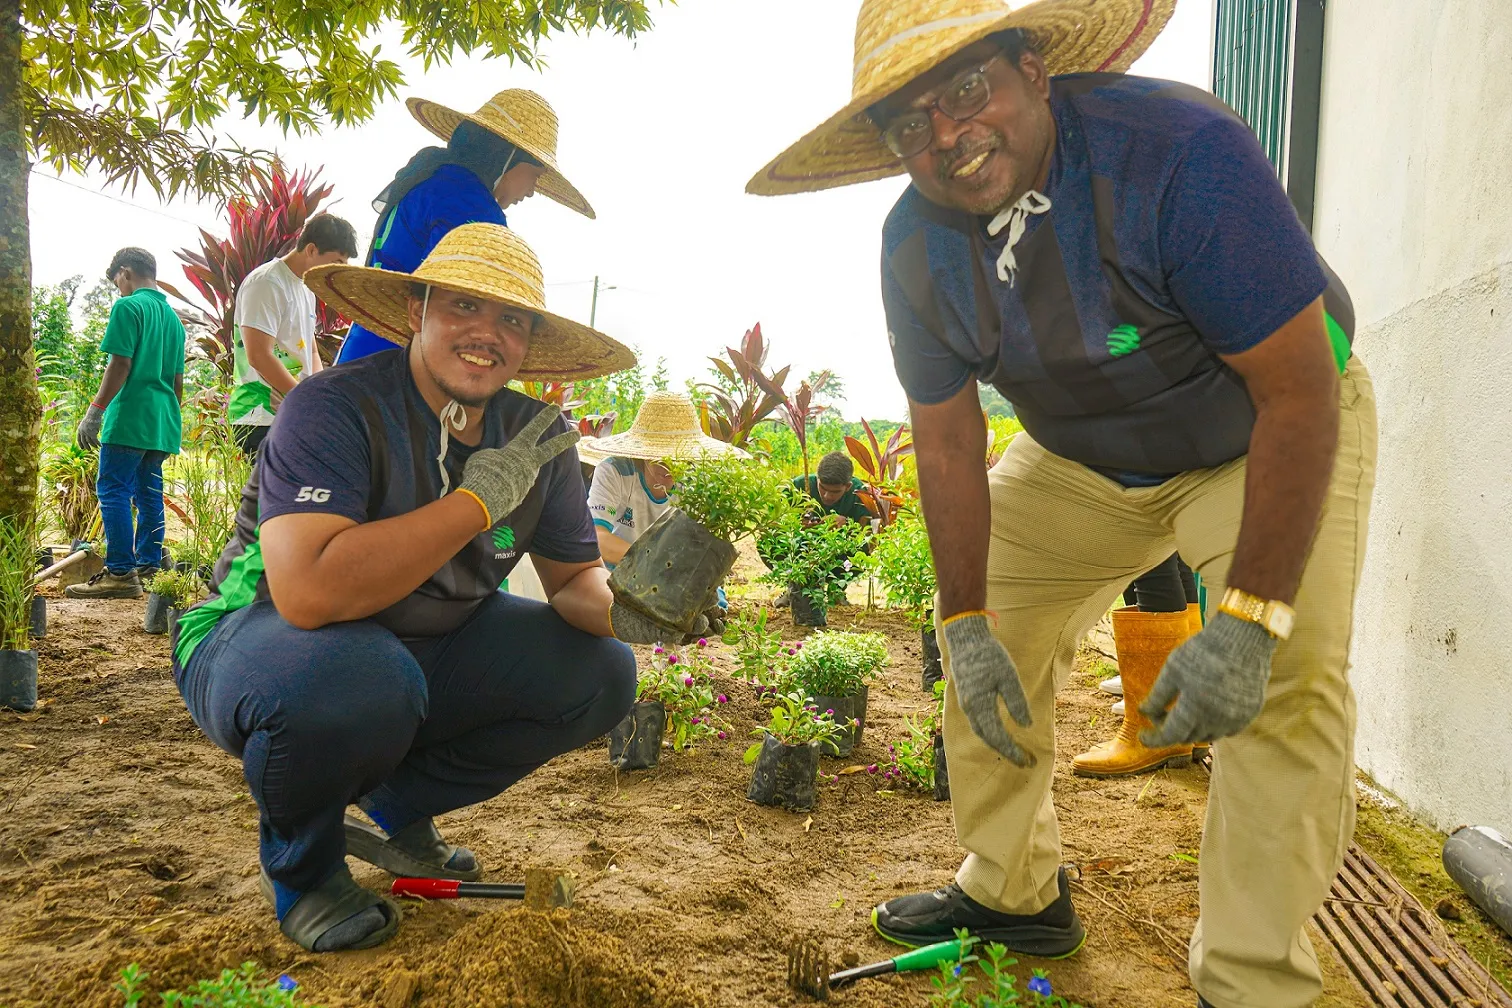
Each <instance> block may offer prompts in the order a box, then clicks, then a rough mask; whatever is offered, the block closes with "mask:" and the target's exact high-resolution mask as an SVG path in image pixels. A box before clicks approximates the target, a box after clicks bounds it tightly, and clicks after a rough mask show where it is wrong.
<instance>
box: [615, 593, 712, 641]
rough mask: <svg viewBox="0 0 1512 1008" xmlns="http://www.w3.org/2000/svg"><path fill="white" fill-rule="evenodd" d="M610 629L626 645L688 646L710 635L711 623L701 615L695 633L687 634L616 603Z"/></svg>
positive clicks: (695, 626) (694, 627) (694, 626)
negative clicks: (691, 642) (689, 643)
mask: <svg viewBox="0 0 1512 1008" xmlns="http://www.w3.org/2000/svg"><path fill="white" fill-rule="evenodd" d="M609 629H610V630H611V631H612V632H613V633H614V636H615V638H616V639H617V640H622V641H624V642H625V643H626V644H687V643H688V642H690V641H695V640H697V639H698V638H700V637H703V636H705V635H707V634H708V632H709V621H708V619H706V618H705V617H704V616H702V615H700V616H699V617H698V618H697V619H696V620H694V622H693V632H692V633H690V634H685V633H683V632H682V631H681V630H679V629H677V628H676V627H669V626H665V625H663V624H661V623H658V622H656V620H654V619H651V618H650V617H649V616H642V615H641V614H640V613H638V612H636V611H635V610H634V609H631V608H630V607H629V606H627V605H621V604H620V603H619V602H615V603H614V604H613V605H611V606H610V607H609Z"/></svg>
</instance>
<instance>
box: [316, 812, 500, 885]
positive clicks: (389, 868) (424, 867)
mask: <svg viewBox="0 0 1512 1008" xmlns="http://www.w3.org/2000/svg"><path fill="white" fill-rule="evenodd" d="M342 827H343V829H344V830H345V832H346V852H347V854H348V855H350V856H351V857H354V858H356V859H357V860H359V861H366V862H367V863H368V864H370V865H373V866H375V867H378V868H382V869H383V870H384V871H386V872H388V873H389V874H390V875H397V876H398V877H400V878H434V879H454V880H456V881H458V882H476V881H478V880H479V879H481V878H482V877H483V869H482V868H481V867H479V868H474V869H472V870H471V871H457V870H456V869H454V868H447V867H446V866H445V865H438V864H433V863H431V862H428V861H421V860H420V859H419V858H416V857H414V856H412V855H410V854H407V853H405V852H404V851H402V850H400V849H398V848H397V847H394V846H393V845H391V844H390V843H389V842H388V838H387V837H386V836H384V835H383V834H382V833H380V832H379V831H378V830H376V829H374V828H372V827H371V826H368V825H367V824H366V823H364V822H360V821H358V820H356V819H353V818H352V817H351V816H346V817H345V818H344V821H343V823H342Z"/></svg>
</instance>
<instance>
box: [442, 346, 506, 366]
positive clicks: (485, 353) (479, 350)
mask: <svg viewBox="0 0 1512 1008" xmlns="http://www.w3.org/2000/svg"><path fill="white" fill-rule="evenodd" d="M452 353H454V354H462V353H465V354H472V355H473V356H474V357H482V358H484V359H485V360H491V361H493V362H494V363H495V364H505V363H508V362H507V361H506V360H505V359H504V355H503V354H502V353H500V352H499V348H498V347H495V346H487V345H484V344H482V343H462V344H459V345H457V346H454V347H452Z"/></svg>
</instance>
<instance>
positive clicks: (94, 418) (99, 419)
mask: <svg viewBox="0 0 1512 1008" xmlns="http://www.w3.org/2000/svg"><path fill="white" fill-rule="evenodd" d="M104 422H105V411H104V410H102V409H100V407H98V406H96V405H95V404H94V403H90V404H89V409H87V410H85V411H84V419H83V420H80V421H79V429H78V430H77V431H75V432H74V441H75V442H76V443H77V444H78V446H79V447H80V448H83V449H85V450H87V451H92V450H94V449H96V448H98V447H100V425H101V424H103V423H104Z"/></svg>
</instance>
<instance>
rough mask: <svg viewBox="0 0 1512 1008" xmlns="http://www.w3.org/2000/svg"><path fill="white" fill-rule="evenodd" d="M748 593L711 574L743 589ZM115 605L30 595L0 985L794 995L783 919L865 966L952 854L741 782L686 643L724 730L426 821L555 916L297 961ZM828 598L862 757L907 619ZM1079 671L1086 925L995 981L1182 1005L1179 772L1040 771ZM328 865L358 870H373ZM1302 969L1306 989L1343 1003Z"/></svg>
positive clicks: (435, 924) (895, 806) (207, 750)
mask: <svg viewBox="0 0 1512 1008" xmlns="http://www.w3.org/2000/svg"><path fill="white" fill-rule="evenodd" d="M763 593H764V588H757V587H756V586H751V587H750V588H747V589H744V590H742V591H738V592H735V593H734V594H735V595H736V597H737V599H739V600H741V601H738V602H737V605H748V604H753V602H752V601H751V599H752V597H753V596H757V595H760V594H763ZM853 597H855V591H854V590H853ZM862 597H863V598H864V590H863V594H862ZM142 606H143V604H142V603H141V602H126V601H113V602H83V601H76V600H72V599H58V598H54V599H52V600H50V609H51V612H50V615H51V625H50V627H49V633H48V636H47V637H46V639H44V640H42V641H39V642H38V648H39V650H40V652H41V667H42V673H41V674H42V683H41V695H42V697H43V698H44V699H45V701H46V705H45V706H44V707H42V708H41V709H39V710H38V711H36V712H34V713H32V714H26V715H20V714H14V713H5V714H0V1005H8V1006H10V1008H32V1006H49V1008H51V1006H57V1005H69V1006H79V1008H93V1006H102V1008H103V1006H110V1005H119V1004H120V997H119V995H117V994H114V993H113V992H112V990H111V984H112V982H113V981H114V980H115V978H116V976H117V975H118V973H119V971H120V969H121V967H122V966H124V965H126V964H127V963H130V962H137V963H140V964H141V965H142V966H143V967H144V968H145V969H147V970H148V971H150V973H151V979H150V980H149V981H148V986H149V988H151V989H163V988H167V987H182V986H183V985H185V984H188V983H190V982H192V981H193V980H196V979H198V978H201V977H207V976H213V975H215V974H216V973H218V972H219V970H220V969H222V968H224V967H226V966H234V965H236V964H239V963H241V962H243V961H247V960H253V961H256V962H258V963H259V964H261V965H262V966H263V967H264V968H265V969H266V970H267V971H268V972H269V973H270V974H271V975H274V976H276V975H278V974H280V973H288V974H290V975H291V976H293V977H294V978H295V979H297V980H298V981H299V982H300V984H301V988H300V991H301V994H302V995H303V996H305V997H306V998H308V999H309V1000H310V1001H311V1002H313V1003H316V1004H322V1005H327V1006H331V1008H346V1006H351V1008H355V1006H379V1008H404V1006H411V1005H419V1006H424V1008H443V1006H472V1005H476V1006H480V1008H481V1006H496V1005H530V1006H548V1005H591V1006H611V1008H643V1006H645V1008H649V1006H669V1008H680V1006H689V1008H692V1006H703V1008H723V1006H728V1008H735V1006H741V1008H744V1006H748V1005H797V1004H803V1003H806V1002H805V1001H804V1000H803V999H802V998H801V997H800V996H798V995H796V994H794V993H792V992H790V991H789V990H788V989H787V987H786V986H785V957H786V948H787V943H788V940H789V938H790V936H791V935H793V934H794V933H795V932H799V931H814V932H818V933H819V934H820V935H822V936H823V937H824V938H825V939H826V940H827V941H828V943H829V946H830V949H831V952H832V954H833V955H834V956H835V957H836V958H837V959H840V958H841V957H842V956H843V957H845V958H846V959H851V958H852V957H854V958H855V959H859V960H860V961H872V960H875V959H881V958H886V957H888V956H890V955H892V954H894V953H895V952H896V951H897V949H896V948H895V947H894V946H891V945H888V944H887V943H885V942H883V941H881V940H880V939H879V938H877V937H876V936H875V935H874V934H873V932H872V931H871V928H870V926H869V923H868V916H869V914H870V911H871V908H872V906H873V905H874V904H876V903H878V902H880V901H882V900H885V899H889V898H891V897H893V896H895V895H898V894H901V893H906V892H913V891H917V890H924V889H929V888H933V887H935V886H938V885H941V884H944V883H945V882H948V881H949V880H950V878H951V876H952V874H953V872H954V869H955V867H956V865H957V863H958V861H959V858H960V851H959V850H958V848H957V847H956V843H955V836H954V832H953V830H952V827H951V820H950V809H949V805H948V803H936V802H934V801H932V800H931V799H930V797H929V796H928V795H927V794H923V793H915V792H907V791H897V792H890V791H887V790H885V789H882V788H881V783H880V779H879V777H878V776H874V775H871V774H868V773H866V772H865V770H864V769H863V770H862V771H861V772H856V773H851V774H848V775H844V776H840V777H839V780H838V781H837V782H829V783H825V784H823V785H822V786H821V788H820V798H819V805H818V807H817V808H816V809H815V810H814V811H813V812H812V813H811V814H807V813H804V814H790V813H787V812H782V811H778V810H775V809H768V808H764V807H760V806H756V805H753V804H751V803H749V802H747V801H746V799H745V789H746V784H747V781H748V779H749V769H748V768H747V767H746V766H745V765H744V764H743V763H742V762H741V758H740V756H741V752H742V751H743V750H744V748H745V746H746V744H747V741H748V735H747V732H748V730H749V729H751V728H752V727H754V726H755V725H756V724H757V721H758V718H760V720H763V721H764V720H765V717H764V713H765V712H764V711H763V710H762V709H761V707H760V705H759V704H758V703H757V702H756V699H755V697H754V694H753V692H752V691H751V689H750V688H749V687H747V686H745V685H744V684H739V683H736V682H735V681H734V680H733V679H732V678H731V677H730V675H729V672H728V669H729V667H730V665H729V662H730V656H729V654H728V649H724V648H716V653H715V661H716V664H717V665H718V666H719V671H717V673H716V676H717V678H718V681H719V685H720V687H721V688H722V689H724V690H725V692H727V693H729V695H730V696H731V697H732V699H733V701H734V702H733V703H732V704H731V709H730V711H729V713H728V718H729V720H730V721H731V723H732V725H733V726H734V731H733V732H732V734H731V738H730V739H729V740H728V741H727V742H722V743H716V744H713V745H708V746H705V747H703V748H701V749H699V750H698V751H696V752H692V753H666V754H664V756H663V759H662V761H661V764H660V766H658V767H657V768H656V769H653V770H650V771H641V772H633V773H619V774H616V773H615V771H614V770H613V769H612V768H611V767H610V765H609V761H608V757H607V753H606V749H605V746H604V744H603V743H602V742H600V743H599V744H597V745H594V746H589V747H585V748H584V749H581V750H578V751H575V752H571V753H568V754H566V755H565V756H562V757H561V758H559V759H557V760H555V761H553V762H552V763H551V764H550V765H548V766H547V767H545V768H544V769H542V770H541V771H540V772H538V773H536V774H535V775H533V776H532V777H530V778H528V779H526V780H525V781H523V782H521V783H520V784H519V785H517V786H516V787H514V788H512V789H510V790H509V791H507V792H505V793H504V794H503V795H500V796H499V797H498V798H495V799H494V800H492V801H489V802H486V803H484V804H482V805H479V806H476V807H474V808H469V809H464V810H462V811H460V812H458V813H455V814H453V815H450V816H447V817H444V818H443V819H442V821H441V823H440V825H441V828H442V830H443V831H444V832H445V834H446V835H447V836H448V838H449V839H451V840H453V841H454V842H457V843H462V844H465V845H467V846H469V847H471V848H473V849H474V850H475V851H476V852H477V853H478V855H479V857H480V859H481V860H482V861H483V862H484V864H485V865H487V866H488V869H489V871H488V874H487V876H486V877H487V878H488V879H490V880H495V881H503V880H516V881H517V880H520V879H521V878H523V875H524V870H525V868H526V866H540V867H552V868H556V869H561V870H568V871H571V872H573V873H575V874H576V876H577V877H578V879H579V886H578V907H577V908H576V909H574V910H572V911H571V912H570V913H569V912H565V911H557V912H554V913H553V914H551V915H543V914H532V913H529V912H526V911H524V910H523V909H520V908H517V907H515V906H511V905H509V904H502V903H491V902H485V901H458V902H436V903H426V904H421V903H408V904H407V905H406V907H405V911H404V913H405V919H404V926H403V928H402V930H401V931H400V933H399V935H398V936H397V937H396V938H395V939H394V940H393V941H391V942H390V943H389V944H387V945H385V946H384V947H382V948H379V949H374V950H370V951H367V952H354V953H342V954H336V955H323V956H315V955H310V954H307V953H304V952H302V951H301V950H300V949H298V948H297V947H295V946H294V945H292V944H290V943H289V942H287V941H285V940H284V939H283V938H282V936H281V935H280V934H279V933H278V930H277V928H276V925H275V923H274V921H273V916H272V914H271V912H270V911H269V910H268V908H267V907H266V906H265V904H264V903H263V902H262V900H261V898H260V897H259V895H258V892H257V828H256V810H255V808H254V806H253V803H252V802H251V800H250V799H249V798H248V796H247V793H246V785H245V783H244V782H243V780H242V778H241V773H240V767H239V765H238V764H237V763H236V762H235V761H234V760H233V759H232V758H231V757H229V756H227V755H226V754H224V753H222V752H221V751H220V750H218V749H216V748H215V747H214V746H213V745H211V744H210V743H209V742H208V741H206V740H205V739H204V738H203V736H201V735H200V733H199V731H198V730H197V729H196V728H195V726H194V724H193V723H192V722H191V721H190V719H189V716H188V714H187V713H186V712H185V710H184V707H183V705H182V703H181V701H180V700H179V697H178V694H177V692H176V691H175V689H174V686H173V683H172V681H171V678H170V673H169V662H168V655H167V641H166V638H163V637H151V636H148V635H146V634H144V633H143V632H142V630H141V621H142ZM830 615H831V625H832V627H834V626H838V627H842V628H844V627H852V626H854V627H857V628H863V629H874V630H881V631H884V632H886V633H887V634H888V636H889V640H890V656H891V666H890V667H889V668H888V669H887V670H886V672H885V674H884V676H883V679H882V681H880V682H878V683H877V684H876V685H874V686H873V687H872V690H871V710H870V715H869V719H868V724H867V728H866V734H865V735H864V737H863V739H862V741H861V744H860V746H858V748H857V749H856V751H855V752H854V753H853V754H852V755H851V756H850V757H848V758H847V759H845V760H843V761H840V760H833V759H827V760H825V761H824V769H825V770H826V771H827V772H835V771H838V770H841V769H843V768H845V767H848V766H861V767H865V766H866V765H868V764H871V763H873V762H880V761H881V760H882V759H883V757H884V754H885V752H886V746H887V742H888V741H889V740H892V739H896V738H899V737H902V736H903V735H904V727H903V717H904V715H906V714H916V713H919V712H922V711H924V710H926V709H927V707H928V704H929V698H928V697H926V696H925V694H924V693H923V692H922V690H921V689H920V686H919V667H920V653H919V640H918V635H917V633H915V632H913V631H912V630H910V629H909V628H908V627H907V626H906V625H905V624H904V623H903V621H902V620H900V619H899V618H898V617H897V616H896V615H894V614H888V613H883V612H876V611H873V612H871V613H867V612H866V611H865V609H864V608H863V607H859V606H846V607H837V608H836V609H833V610H831V614H830ZM781 618H782V619H784V620H785V619H786V615H785V613H783V614H781ZM784 625H786V624H784ZM270 660H276V656H270ZM1105 671H1106V667H1105V666H1103V665H1102V664H1101V662H1100V661H1099V660H1098V658H1097V656H1096V655H1095V654H1093V653H1091V652H1087V653H1086V654H1085V655H1084V658H1083V661H1082V662H1081V665H1080V668H1079V670H1078V672H1077V674H1076V676H1075V678H1074V680H1073V682H1072V684H1071V685H1070V686H1069V687H1068V688H1067V689H1066V690H1064V691H1063V693H1062V696H1061V698H1060V700H1059V705H1058V717H1059V723H1060V754H1059V756H1058V758H1057V770H1056V779H1055V788H1056V805H1057V808H1058V809H1059V812H1060V816H1061V823H1062V831H1063V834H1064V837H1065V842H1066V857H1067V859H1068V860H1070V861H1074V862H1075V863H1076V864H1077V865H1079V866H1080V868H1081V874H1082V880H1081V882H1079V883H1078V884H1077V885H1076V887H1075V898H1076V900H1077V905H1078V909H1079V911H1080V913H1081V914H1082V917H1083V919H1084V921H1085V923H1086V926H1087V929H1088V931H1089V933H1090V935H1091V938H1090V940H1089V942H1088V944H1087V946H1086V948H1085V949H1084V950H1083V951H1082V952H1081V953H1080V954H1079V955H1078V956H1076V957H1075V958H1074V959H1072V960H1069V961H1066V962H1058V963H1042V962H1032V961H1026V962H1024V963H1022V964H1021V966H1022V969H1023V971H1024V972H1023V973H1021V976H1024V977H1027V975H1028V972H1027V971H1028V970H1029V969H1030V968H1032V967H1034V966H1043V967H1045V968H1047V969H1048V970H1049V971H1050V975H1051V977H1052V980H1053V981H1054V984H1055V988H1056V991H1057V992H1058V993H1061V994H1063V995H1065V996H1066V997H1068V998H1071V999H1074V1000H1076V1001H1079V1002H1081V1003H1082V1004H1084V1005H1087V1006H1089V1008H1190V1006H1191V1005H1193V1004H1194V1003H1195V1001H1196V998H1195V995H1194V994H1193V992H1192V990H1191V988H1190V986H1189V985H1188V983H1187V978H1186V969H1185V951H1186V940H1187V937H1188V935H1189V934H1190V933H1191V928H1192V925H1193V924H1194V923H1195V920H1196V916H1197V865H1196V864H1195V863H1193V861H1192V860H1191V859H1192V858H1193V857H1194V856H1195V853H1196V850H1197V847H1198V840H1199V833H1200V828H1201V822H1202V814H1203V806H1204V800H1205V788H1206V778H1205V774H1204V772H1203V771H1202V770H1200V769H1197V768H1193V769H1190V770H1176V771H1162V772H1161V773H1159V774H1157V775H1154V776H1145V777H1140V778H1135V779H1132V780H1123V781H1092V780H1083V779H1080V778H1076V777H1074V776H1072V775H1071V774H1070V772H1069V766H1068V764H1069V760H1070V757H1071V756H1072V755H1074V754H1075V753H1077V752H1080V751H1081V750H1082V749H1084V748H1086V747H1088V746H1090V745H1092V744H1093V743H1095V742H1098V741H1100V740H1101V739H1102V738H1103V737H1104V736H1105V735H1106V734H1107V733H1108V731H1109V730H1110V729H1111V728H1112V726H1113V719H1112V717H1111V715H1110V714H1109V711H1108V704H1107V701H1106V699H1105V698H1103V697H1102V696H1101V695H1099V694H1097V693H1096V690H1095V684H1096V681H1097V679H1098V677H1100V676H1101V675H1103V674H1105ZM352 865H353V870H354V874H355V875H356V877H357V878H358V880H359V881H361V882H362V883H364V884H367V885H370V886H373V887H375V888H379V887H383V886H385V885H386V876H384V875H383V874H382V873H381V872H378V871H377V870H376V869H371V868H369V867H367V866H365V865H361V864H360V863H358V862H352ZM1318 945H1319V949H1320V952H1322V953H1323V954H1324V956H1325V957H1328V956H1329V953H1328V951H1327V946H1326V945H1324V944H1323V943H1322V942H1321V941H1320V942H1318ZM1328 965H1329V968H1330V977H1329V988H1330V990H1329V994H1328V996H1327V997H1326V998H1325V999H1324V1000H1323V1001H1322V1002H1321V1004H1324V1005H1328V1006H1336V1008H1337V1006H1344V1005H1352V1006H1353V1005H1364V1004H1366V1003H1367V1002H1366V1001H1365V1000H1364V997H1363V995H1362V994H1360V993H1359V992H1358V991H1357V990H1356V989H1354V987H1353V985H1352V984H1351V982H1350V981H1349V980H1348V978H1347V976H1345V975H1344V974H1343V973H1342V970H1341V969H1340V968H1339V967H1338V966H1337V964H1336V963H1335V962H1334V961H1333V960H1332V959H1331V958H1330V959H1329V960H1328ZM837 968H838V964H837ZM929 989H930V986H929V981H928V978H927V976H917V975H916V976H904V977H891V978H886V979H881V980H868V981H863V982H862V983H861V984H860V985H858V986H856V987H854V988H850V989H848V990H846V991H844V992H843V993H839V994H837V995H836V998H835V1000H836V1003H839V1004H844V1005H853V1006H858V1008H884V1006H895V1005H897V1006H902V1005H910V1006H922V1005H923V1004H924V1003H925V1002H926V999H927V994H928V991H929Z"/></svg>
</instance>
